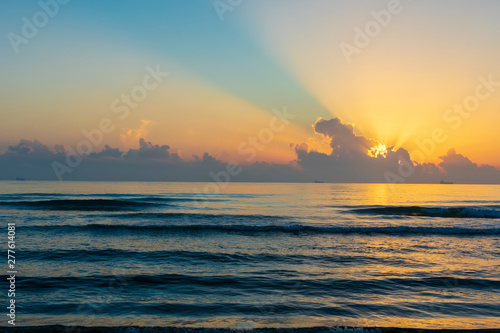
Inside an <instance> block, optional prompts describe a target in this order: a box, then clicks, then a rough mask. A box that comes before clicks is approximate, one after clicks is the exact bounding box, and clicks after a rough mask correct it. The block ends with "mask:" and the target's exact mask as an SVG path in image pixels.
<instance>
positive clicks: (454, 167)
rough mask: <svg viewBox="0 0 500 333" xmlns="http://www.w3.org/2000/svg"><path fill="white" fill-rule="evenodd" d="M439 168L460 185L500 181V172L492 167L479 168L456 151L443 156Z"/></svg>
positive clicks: (453, 150) (452, 150) (483, 166)
mask: <svg viewBox="0 0 500 333" xmlns="http://www.w3.org/2000/svg"><path fill="white" fill-rule="evenodd" d="M440 159H441V160H442V162H441V163H439V166H440V167H441V168H442V169H443V170H444V172H445V174H446V175H447V177H448V178H449V179H452V180H453V181H455V182H458V183H475V184H484V183H490V182H492V180H493V181H494V180H496V181H497V182H498V180H500V171H499V170H497V169H496V168H495V167H493V166H491V165H481V166H478V165H477V164H476V163H473V162H472V161H471V160H469V159H468V158H467V157H465V156H463V155H462V154H457V152H456V151H455V149H450V150H449V151H448V153H447V154H446V155H444V156H441V157H440Z"/></svg>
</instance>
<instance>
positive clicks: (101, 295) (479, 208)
mask: <svg viewBox="0 0 500 333" xmlns="http://www.w3.org/2000/svg"><path fill="white" fill-rule="evenodd" d="M205 192H207V193H205ZM0 221H1V223H2V225H3V230H4V231H3V232H4V234H5V236H4V237H3V239H4V241H3V242H2V243H3V244H4V245H3V249H4V252H5V254H7V235H8V224H9V223H11V224H12V223H15V245H16V247H15V270H16V271H17V274H16V283H15V285H16V286H15V305H16V308H15V313H16V317H15V323H16V327H19V326H42V325H56V324H58V325H64V326H66V327H73V326H74V325H81V326H92V327H94V326H117V327H118V326H119V327H125V326H141V327H149V326H156V327H158V326H161V327H205V328H229V329H249V328H254V329H258V328H263V327H274V328H288V329H299V328H304V327H316V326H321V327H337V326H349V327H402V328H469V329H472V328H475V329H479V328H499V327H500V186H492V185H411V184H397V185H389V184H278V183H231V184H205V183H154V182H150V183H146V182H144V183H139V182H137V183H135V182H31V181H25V182H23V181H18V182H0ZM4 257H5V258H4V261H5V264H4V267H7V258H6V256H4ZM7 270H9V268H6V269H4V272H2V273H1V274H2V280H3V281H4V288H3V289H4V290H5V291H3V292H2V308H3V309H4V310H3V311H4V312H5V314H7V311H8V310H7V309H6V307H7V306H8V304H9V303H8V302H9V300H8V299H7V297H6V296H7V289H8V287H9V285H8V283H7V282H6V278H8V277H9V274H7V273H6V272H7ZM5 314H4V315H2V317H3V322H2V323H0V326H3V327H10V326H11V325H9V324H8V323H7V320H9V317H8V316H6V315H5ZM67 331H71V330H67Z"/></svg>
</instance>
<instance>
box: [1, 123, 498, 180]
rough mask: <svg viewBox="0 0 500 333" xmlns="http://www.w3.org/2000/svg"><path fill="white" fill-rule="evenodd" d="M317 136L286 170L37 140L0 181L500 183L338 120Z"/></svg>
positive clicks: (492, 175)
mask: <svg viewBox="0 0 500 333" xmlns="http://www.w3.org/2000/svg"><path fill="white" fill-rule="evenodd" d="M313 128H314V130H315V132H316V135H317V136H320V137H322V139H323V140H324V141H325V142H326V143H327V144H328V145H329V146H330V147H331V152H330V153H324V152H319V151H317V150H315V148H314V147H311V146H309V145H308V144H307V143H300V144H293V145H292V149H293V150H294V151H295V153H296V159H295V160H294V161H292V162H290V163H289V164H275V163H267V162H255V163H253V164H251V165H246V166H240V165H238V164H237V163H235V162H234V161H231V162H225V161H221V160H218V159H216V158H215V157H213V156H212V155H211V154H210V153H208V152H207V153H205V154H204V155H203V156H194V159H193V160H191V161H187V160H184V159H182V158H181V157H180V156H179V155H178V154H177V153H175V152H172V151H171V148H170V147H169V146H168V145H158V144H153V143H151V142H148V141H146V140H144V139H140V141H139V148H138V149H129V150H128V151H127V152H122V151H120V150H119V149H117V148H112V147H109V146H108V145H106V146H105V147H104V149H103V150H101V151H100V152H92V153H90V154H88V155H85V156H80V155H75V154H74V152H73V154H70V153H68V151H67V149H65V148H64V146H62V145H56V146H54V147H53V148H52V149H51V148H50V147H48V146H46V145H44V144H42V143H41V142H39V141H38V140H33V141H30V140H24V139H23V140H20V142H19V143H18V144H17V145H14V146H10V147H9V148H8V150H7V151H5V152H4V153H3V154H0V179H2V180H12V179H16V178H18V177H21V178H25V179H30V180H58V179H59V180H61V179H62V180H99V181H104V180H107V181H198V182H226V181H248V182H313V181H315V180H321V181H324V182H355V183H358V182H368V183H387V182H389V183H439V182H440V181H441V180H447V181H453V182H455V183H476V184H500V171H499V170H498V169H496V168H495V167H493V166H490V165H477V164H476V163H473V162H472V161H471V160H469V159H468V158H467V157H465V156H463V155H461V154H459V153H457V152H456V151H455V150H454V149H450V150H449V151H448V152H447V154H446V155H444V156H441V157H440V159H441V162H440V163H439V164H438V165H436V164H432V163H425V164H419V163H417V162H414V161H412V160H411V158H410V155H409V153H408V151H407V150H405V149H403V148H399V149H397V150H395V149H394V147H388V148H385V147H384V146H382V145H381V144H380V143H379V142H377V141H376V140H373V139H370V138H366V137H364V136H359V135H356V134H355V132H354V128H353V126H352V125H350V124H344V123H342V121H341V120H340V119H339V118H333V119H328V120H327V119H321V118H320V119H318V120H317V121H316V123H315V124H314V125H313Z"/></svg>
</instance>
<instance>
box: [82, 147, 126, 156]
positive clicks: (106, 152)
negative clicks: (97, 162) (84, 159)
mask: <svg viewBox="0 0 500 333" xmlns="http://www.w3.org/2000/svg"><path fill="white" fill-rule="evenodd" d="M122 155H123V153H122V152H121V151H120V149H118V148H111V147H110V146H108V145H105V146H104V149H103V150H102V151H100V152H99V153H90V154H89V158H106V157H108V158H120V157H122Z"/></svg>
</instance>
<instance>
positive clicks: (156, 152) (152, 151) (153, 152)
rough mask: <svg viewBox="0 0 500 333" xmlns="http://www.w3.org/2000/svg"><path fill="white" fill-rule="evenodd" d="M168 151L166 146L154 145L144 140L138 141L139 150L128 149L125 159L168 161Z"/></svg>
mask: <svg viewBox="0 0 500 333" xmlns="http://www.w3.org/2000/svg"><path fill="white" fill-rule="evenodd" d="M169 149H170V147H169V146H167V145H162V146H160V145H154V144H152V143H151V142H149V141H146V140H144V139H142V138H141V139H140V140H139V149H130V150H129V151H128V152H127V154H125V156H124V157H125V158H146V159H169V158H170V153H169V152H168V150H169Z"/></svg>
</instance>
